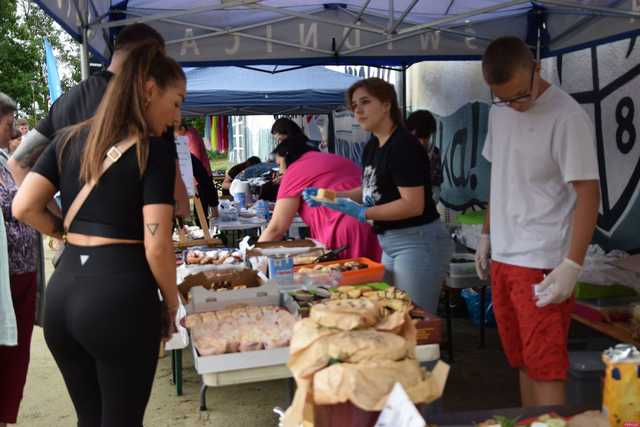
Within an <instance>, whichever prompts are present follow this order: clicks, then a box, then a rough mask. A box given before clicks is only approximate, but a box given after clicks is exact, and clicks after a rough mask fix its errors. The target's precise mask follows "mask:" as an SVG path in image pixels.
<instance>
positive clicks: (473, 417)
mask: <svg viewBox="0 0 640 427" xmlns="http://www.w3.org/2000/svg"><path fill="white" fill-rule="evenodd" d="M425 409H426V408H425ZM600 409H601V408H594V407H590V406H587V405H580V406H538V407H530V408H504V409H490V410H486V411H469V412H452V413H443V414H433V415H427V414H423V416H426V417H427V418H428V419H427V418H425V420H426V421H427V422H428V423H431V424H437V425H439V426H450V427H453V426H465V427H466V426H472V425H474V424H475V423H480V422H482V421H485V420H488V419H489V418H493V417H494V416H496V415H502V416H505V417H508V418H519V419H521V420H524V419H527V418H532V417H538V416H540V415H544V414H549V413H555V414H557V415H560V416H564V417H570V416H573V415H578V414H581V413H583V412H585V411H588V410H600Z"/></svg>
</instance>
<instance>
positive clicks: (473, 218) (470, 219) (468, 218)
mask: <svg viewBox="0 0 640 427" xmlns="http://www.w3.org/2000/svg"><path fill="white" fill-rule="evenodd" d="M484 216H485V211H484V210H482V211H470V212H464V213H461V214H460V215H458V216H457V217H456V222H457V223H459V224H482V223H484Z"/></svg>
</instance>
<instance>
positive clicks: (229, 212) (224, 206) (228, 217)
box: [219, 200, 240, 222]
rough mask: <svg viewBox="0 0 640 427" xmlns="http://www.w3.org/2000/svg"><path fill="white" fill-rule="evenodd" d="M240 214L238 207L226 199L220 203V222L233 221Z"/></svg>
mask: <svg viewBox="0 0 640 427" xmlns="http://www.w3.org/2000/svg"><path fill="white" fill-rule="evenodd" d="M239 216H240V209H238V208H237V207H236V206H235V205H234V203H231V202H229V201H228V200H223V201H222V202H221V203H220V209H219V219H220V221H221V222H233V221H237V220H238V218H239Z"/></svg>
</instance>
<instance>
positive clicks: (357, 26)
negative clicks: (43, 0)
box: [73, 0, 640, 79]
mask: <svg viewBox="0 0 640 427" xmlns="http://www.w3.org/2000/svg"><path fill="white" fill-rule="evenodd" d="M73 1H74V3H75V5H76V8H77V10H78V11H81V12H82V13H81V14H82V15H83V16H78V20H79V22H80V23H81V27H80V29H81V42H82V48H81V72H82V78H83V79H85V78H87V77H88V74H89V66H88V60H89V46H88V42H87V40H88V35H89V32H90V31H104V30H107V29H111V28H114V27H122V26H125V25H128V24H131V23H135V22H153V21H165V22H169V23H173V24H178V25H183V24H188V25H189V26H190V27H192V28H198V29H203V30H209V31H211V32H210V33H206V34H201V35H198V36H190V37H183V38H179V39H174V40H168V41H167V45H171V44H176V43H183V42H188V41H195V40H199V39H204V38H210V37H219V36H224V35H227V36H228V35H232V36H236V37H242V38H248V39H253V40H258V41H265V42H269V43H272V44H276V45H281V46H287V47H292V48H296V49H302V50H305V51H312V52H316V53H319V54H321V55H326V57H327V58H326V59H327V61H326V62H327V63H333V62H335V59H336V58H340V57H341V58H344V57H348V56H349V55H353V54H355V53H358V52H361V51H366V50H368V49H371V48H374V47H378V46H382V45H385V44H388V43H393V42H396V41H400V40H404V39H407V38H411V37H415V36H417V35H421V34H424V33H428V32H434V31H441V32H445V33H449V34H453V35H457V36H460V37H473V38H476V39H483V40H490V38H488V37H483V36H482V35H481V34H476V33H473V34H472V33H469V32H466V31H464V30H460V29H458V28H457V27H455V26H453V27H451V25H454V24H456V23H460V22H461V21H462V23H461V24H460V26H462V27H464V25H465V24H466V23H468V22H469V20H470V19H472V18H475V17H479V16H481V15H484V14H488V13H494V12H500V11H506V10H508V9H512V8H514V7H517V6H522V5H525V4H529V5H533V6H534V7H544V6H545V5H549V6H555V7H566V8H569V9H571V10H582V11H585V12H589V13H592V14H593V16H611V17H620V18H640V11H633V10H632V11H628V10H619V9H616V8H615V6H611V7H601V6H593V5H588V4H579V3H573V2H570V1H568V0H510V1H504V2H502V3H500V4H497V5H493V6H488V7H483V8H478V9H475V10H471V11H467V12H463V13H458V14H455V15H451V16H447V17H444V18H441V19H437V20H434V21H432V22H429V23H424V24H416V25H409V26H406V27H405V28H400V26H401V25H402V24H406V23H407V21H406V18H407V16H408V15H409V13H410V12H411V11H412V10H413V8H414V7H415V6H416V4H417V3H418V1H419V0H412V1H411V2H410V3H409V5H408V6H407V7H406V8H405V10H404V11H402V13H401V15H400V17H399V18H397V19H395V10H394V0H389V12H390V13H389V22H388V25H387V26H386V28H383V27H379V26H376V25H371V24H366V23H365V22H364V17H365V14H366V13H370V14H372V15H375V14H374V13H371V12H370V11H368V8H369V6H370V3H371V0H367V1H366V2H365V3H364V4H363V5H362V7H361V8H360V10H359V11H358V12H357V13H354V12H353V11H351V10H348V9H347V8H345V7H343V6H340V5H335V4H334V5H331V6H329V5H325V7H333V8H336V9H339V10H341V11H342V12H344V13H348V14H350V15H351V16H353V22H352V23H345V22H341V21H336V20H333V19H330V18H325V17H321V16H318V14H319V13H320V12H321V11H323V10H324V8H319V9H316V10H314V11H310V12H308V13H300V12H296V11H293V10H289V9H285V8H280V7H276V6H268V5H265V4H261V2H260V0H229V1H225V2H223V3H221V4H214V5H206V6H199V7H194V8H189V9H184V10H176V11H172V12H165V13H157V14H154V15H148V16H142V15H141V14H138V16H135V15H136V11H135V10H132V11H129V10H114V11H112V13H109V14H104V15H102V16H100V17H97V18H96V19H95V20H94V21H93V22H90V14H89V7H90V0H73ZM234 8H235V9H237V8H243V9H254V10H262V11H269V12H273V13H276V14H279V15H282V16H281V17H278V18H275V19H269V20H267V21H263V22H258V23H254V24H250V25H242V26H238V27H233V28H220V27H215V26H209V25H201V24H193V23H187V22H184V21H181V20H179V19H176V18H179V17H181V16H189V15H195V14H198V13H203V12H210V11H215V10H229V9H234ZM113 13H121V14H124V15H126V17H125V18H124V19H120V20H115V21H110V22H104V20H105V19H107V18H108V17H110V16H111V15H112V14H113ZM291 19H302V20H305V21H307V22H310V23H324V24H331V25H339V26H341V27H344V28H346V29H347V33H346V36H345V37H343V38H342V40H341V41H340V43H339V44H338V45H337V46H334V47H333V50H327V49H319V48H313V47H310V46H306V45H302V44H300V43H295V42H289V41H285V40H278V39H273V38H267V37H262V36H258V35H254V34H249V33H247V32H246V31H248V30H251V29H256V28H261V27H265V26H267V25H271V24H274V23H281V22H286V21H287V20H291ZM447 26H448V27H447ZM445 27H446V28H445ZM353 30H359V31H365V32H370V33H374V34H377V35H383V36H386V39H385V40H382V41H376V42H373V43H369V44H366V45H363V46H359V47H354V48H352V49H348V50H344V47H345V43H346V40H347V38H348V37H349V35H350V33H351V32H352V31H353ZM577 30H578V26H576V27H575V28H572V29H570V30H568V31H567V32H565V33H563V34H561V35H560V36H559V37H563V38H564V37H567V36H568V35H570V34H571V33H573V32H575V31H577ZM556 40H557V39H556ZM554 41H555V40H549V43H550V44H551V43H553V42H554ZM536 44H539V43H536ZM532 47H533V46H532ZM542 50H543V52H546V51H547V50H546V48H545V47H542ZM404 65H408V63H407V64H403V68H404Z"/></svg>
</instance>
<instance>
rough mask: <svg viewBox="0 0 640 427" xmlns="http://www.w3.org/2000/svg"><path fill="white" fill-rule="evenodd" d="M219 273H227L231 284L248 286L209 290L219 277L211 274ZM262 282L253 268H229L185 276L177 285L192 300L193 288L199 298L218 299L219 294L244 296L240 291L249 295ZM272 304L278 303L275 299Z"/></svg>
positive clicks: (186, 298) (185, 297)
mask: <svg viewBox="0 0 640 427" xmlns="http://www.w3.org/2000/svg"><path fill="white" fill-rule="evenodd" d="M219 273H223V274H227V275H228V278H227V280H229V281H230V282H231V284H232V285H245V286H248V288H246V289H229V290H225V291H221V292H218V291H215V290H210V289H209V288H210V286H211V284H212V283H213V282H215V281H216V280H219V279H220V278H219V277H215V276H213V275H214V274H219ZM263 283H264V282H263V281H261V278H260V274H259V273H256V272H255V271H253V270H249V269H240V270H235V269H229V270H224V271H215V270H213V271H203V272H200V273H197V274H193V275H190V276H187V277H186V278H185V279H184V281H183V282H182V283H180V285H179V286H178V291H179V292H180V294H181V295H182V297H183V298H184V299H185V300H187V301H191V300H192V298H193V296H192V295H193V293H194V290H195V294H196V295H198V297H199V298H203V299H207V298H213V299H216V298H217V299H220V295H222V294H231V295H236V294H237V293H240V294H239V295H242V296H244V294H243V293H242V291H249V292H250V295H253V293H251V292H253V290H254V289H258V288H259V287H260V286H261V285H262V284H263ZM274 304H275V305H277V304H278V302H277V300H276V302H275V303H274ZM212 310H216V309H212ZM208 311H210V310H208Z"/></svg>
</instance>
